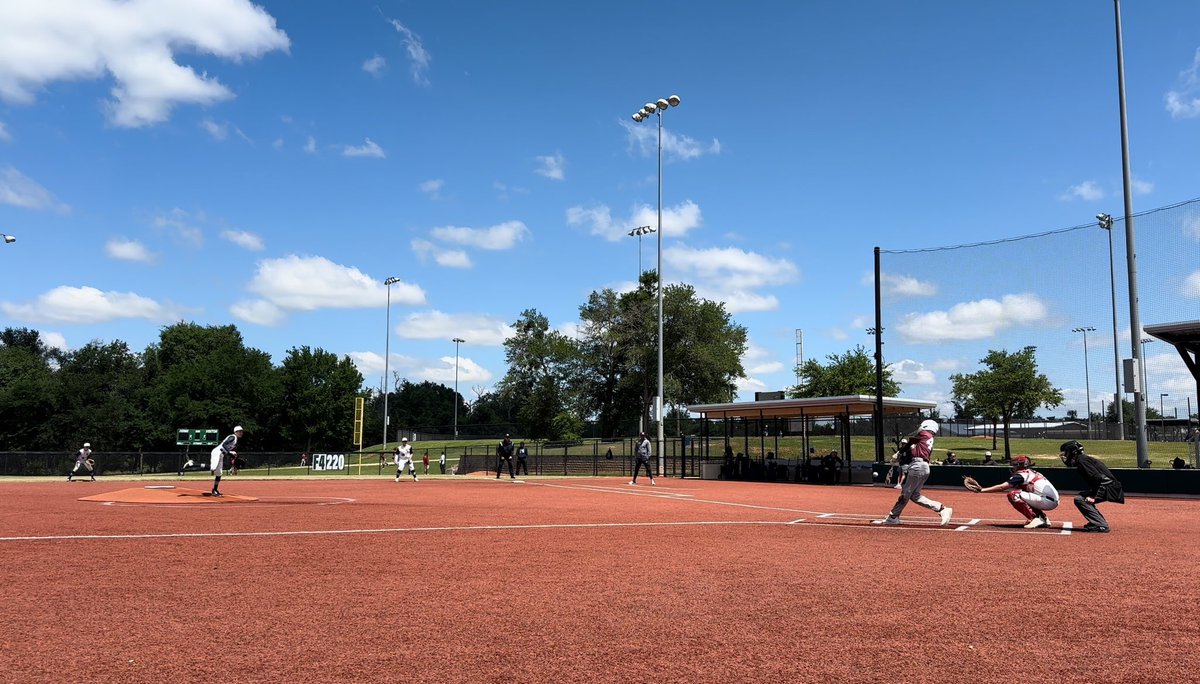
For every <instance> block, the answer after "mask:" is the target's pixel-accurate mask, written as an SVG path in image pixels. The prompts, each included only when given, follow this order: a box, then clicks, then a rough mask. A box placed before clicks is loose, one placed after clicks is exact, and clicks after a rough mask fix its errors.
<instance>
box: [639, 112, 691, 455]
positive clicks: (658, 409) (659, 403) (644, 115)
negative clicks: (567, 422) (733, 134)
mask: <svg viewBox="0 0 1200 684" xmlns="http://www.w3.org/2000/svg"><path fill="white" fill-rule="evenodd" d="M679 102H680V100H679V96H678V95H671V96H670V97H666V98H662V99H659V100H658V101H657V102H647V103H646V104H645V105H643V107H642V109H641V111H638V112H636V113H634V115H633V120H634V121H637V122H639V123H640V122H642V121H645V120H646V119H648V118H650V116H651V115H654V114H657V115H658V226H656V229H657V231H658V272H657V276H658V396H656V397H655V402H656V404H655V418H656V419H657V422H658V433H657V436H658V440H657V443H656V447H657V450H658V474H659V476H662V474H663V472H664V471H665V469H666V465H667V461H666V456H665V455H664V454H663V445H664V443H665V438H664V435H663V418H664V416H663V287H664V283H665V281H664V280H663V271H662V254H663V250H662V138H663V120H662V115H663V112H665V111H667V109H669V108H671V107H678V106H679ZM639 257H640V253H639ZM639 269H640V266H639ZM638 278H639V280H640V279H641V273H639V274H638Z"/></svg>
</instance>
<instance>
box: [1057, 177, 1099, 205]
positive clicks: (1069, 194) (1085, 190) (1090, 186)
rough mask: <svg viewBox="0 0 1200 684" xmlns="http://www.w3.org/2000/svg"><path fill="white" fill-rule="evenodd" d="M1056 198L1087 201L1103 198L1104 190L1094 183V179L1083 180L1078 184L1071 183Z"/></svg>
mask: <svg viewBox="0 0 1200 684" xmlns="http://www.w3.org/2000/svg"><path fill="white" fill-rule="evenodd" d="M1058 198H1059V199H1060V200H1063V201H1064V202H1066V201H1070V200H1074V199H1082V200H1087V201H1089V202H1094V201H1096V200H1099V199H1104V191H1103V190H1101V189H1100V186H1099V185H1098V184H1097V183H1096V181H1090V180H1089V181H1084V182H1082V183H1080V184H1079V185H1072V186H1071V187H1070V188H1068V189H1067V191H1066V192H1065V193H1064V194H1062V195H1059V196H1058Z"/></svg>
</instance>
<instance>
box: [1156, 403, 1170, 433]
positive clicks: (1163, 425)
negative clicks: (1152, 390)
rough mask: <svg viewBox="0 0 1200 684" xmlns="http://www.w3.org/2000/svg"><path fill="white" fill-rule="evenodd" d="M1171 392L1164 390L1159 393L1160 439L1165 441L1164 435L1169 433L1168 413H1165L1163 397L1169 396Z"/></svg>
mask: <svg viewBox="0 0 1200 684" xmlns="http://www.w3.org/2000/svg"><path fill="white" fill-rule="evenodd" d="M1169 396H1171V395H1170V394H1167V393H1166V392H1163V393H1162V394H1160V395H1158V441H1160V442H1161V441H1163V436H1164V435H1166V434H1167V415H1166V414H1165V413H1163V397H1169Z"/></svg>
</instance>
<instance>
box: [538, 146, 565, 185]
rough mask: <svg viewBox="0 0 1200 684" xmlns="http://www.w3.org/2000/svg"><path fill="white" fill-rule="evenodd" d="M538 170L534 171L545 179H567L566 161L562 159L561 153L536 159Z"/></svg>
mask: <svg viewBox="0 0 1200 684" xmlns="http://www.w3.org/2000/svg"><path fill="white" fill-rule="evenodd" d="M537 161H538V164H539V166H538V168H537V169H535V171H536V172H537V173H538V174H539V175H542V176H545V177H546V178H550V179H552V180H563V179H564V178H566V177H567V160H566V159H564V158H563V156H562V152H555V153H554V154H553V155H552V156H544V157H538V158H537Z"/></svg>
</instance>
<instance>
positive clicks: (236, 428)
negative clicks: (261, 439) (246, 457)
mask: <svg viewBox="0 0 1200 684" xmlns="http://www.w3.org/2000/svg"><path fill="white" fill-rule="evenodd" d="M233 431H234V432H245V431H244V430H242V426H241V425H239V426H237V427H235V428H234V429H233Z"/></svg>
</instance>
